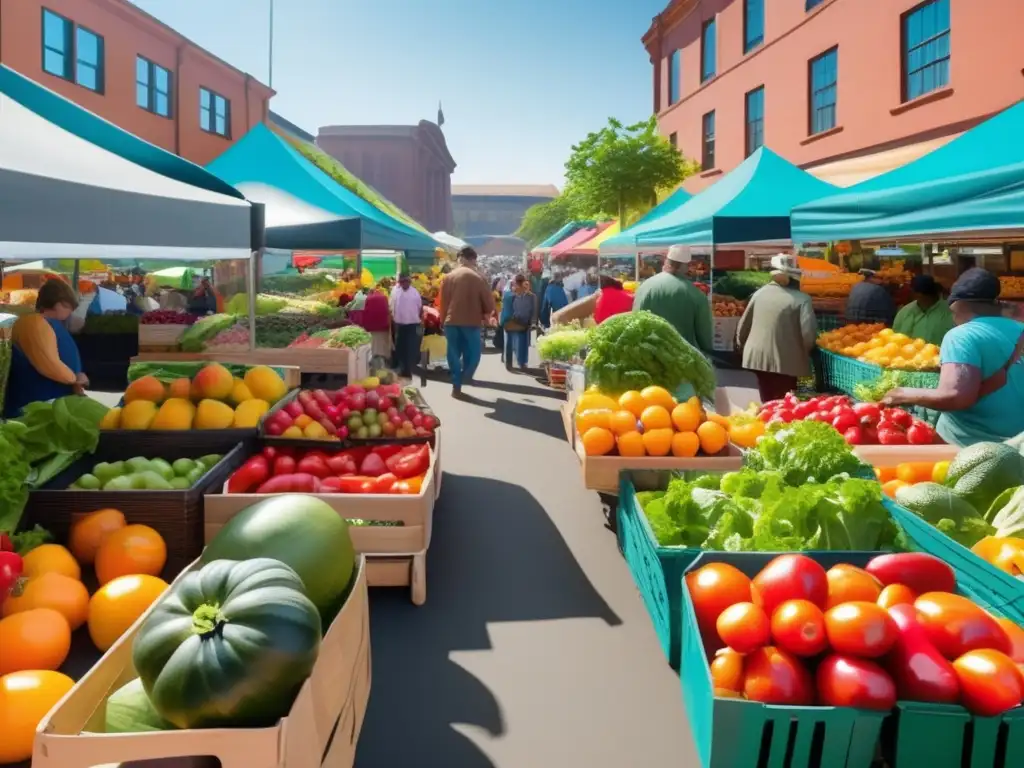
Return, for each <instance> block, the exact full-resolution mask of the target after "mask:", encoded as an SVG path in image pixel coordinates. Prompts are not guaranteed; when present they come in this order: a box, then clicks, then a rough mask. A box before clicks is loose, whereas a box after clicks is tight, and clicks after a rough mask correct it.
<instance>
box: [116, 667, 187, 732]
mask: <svg viewBox="0 0 1024 768" xmlns="http://www.w3.org/2000/svg"><path fill="white" fill-rule="evenodd" d="M104 723H105V728H104V731H105V732H106V733H146V732H148V731H173V730H174V726H173V725H171V724H170V723H169V722H167V721H166V720H164V719H163V718H162V717H160V715H159V713H157V711H156V710H155V709H153V702H151V701H150V700H149V697H148V696H147V695H146V691H145V689H144V688H143V687H142V681H141V680H139V678H137V677H136V678H135V679H134V680H130V681H129V682H127V683H125V684H124V685H122V686H121V687H120V688H118V689H117V690H116V691H114V692H113V693H112V694H110V698H108V699H107V704H106V717H105V719H104Z"/></svg>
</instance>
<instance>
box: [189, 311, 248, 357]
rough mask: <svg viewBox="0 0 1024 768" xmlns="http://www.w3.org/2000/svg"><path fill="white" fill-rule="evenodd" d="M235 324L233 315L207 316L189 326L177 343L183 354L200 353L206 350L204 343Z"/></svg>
mask: <svg viewBox="0 0 1024 768" xmlns="http://www.w3.org/2000/svg"><path fill="white" fill-rule="evenodd" d="M235 322H236V317H235V315H224V314H221V315H207V316H206V317H203V318H200V319H199V320H197V321H196V322H195V323H193V324H192V325H191V326H189V328H188V329H187V330H186V331H185V332H184V333H183V334H182V335H181V338H180V339H179V340H178V343H179V344H180V345H181V349H182V351H183V352H202V351H203V350H204V349H206V342H208V341H209V340H210V339H212V338H213V337H214V336H216V335H217V334H218V333H220V332H221V331H226V330H227V329H228V328H230V327H231V326H233V325H234V324H235Z"/></svg>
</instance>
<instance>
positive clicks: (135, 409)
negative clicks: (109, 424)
mask: <svg viewBox="0 0 1024 768" xmlns="http://www.w3.org/2000/svg"><path fill="white" fill-rule="evenodd" d="M155 418H156V403H154V402H151V401H150V400H134V401H133V402H130V403H128V404H127V405H125V407H124V408H122V409H121V429H149V425H150V424H152V423H153V420H154V419H155Z"/></svg>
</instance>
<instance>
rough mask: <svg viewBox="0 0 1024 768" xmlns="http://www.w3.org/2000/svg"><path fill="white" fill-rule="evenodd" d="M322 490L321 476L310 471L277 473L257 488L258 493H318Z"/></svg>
mask: <svg viewBox="0 0 1024 768" xmlns="http://www.w3.org/2000/svg"><path fill="white" fill-rule="evenodd" d="M319 490H320V478H318V477H315V476H314V475H311V474H309V473H308V472H295V473H293V474H290V475H277V476H275V477H272V478H270V479H269V480H267V482H265V483H263V485H261V486H260V487H259V488H257V489H256V493H316V492H317V491H319Z"/></svg>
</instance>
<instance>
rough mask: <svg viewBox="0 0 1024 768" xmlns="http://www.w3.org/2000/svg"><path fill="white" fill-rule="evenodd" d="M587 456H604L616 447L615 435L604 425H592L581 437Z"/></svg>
mask: <svg viewBox="0 0 1024 768" xmlns="http://www.w3.org/2000/svg"><path fill="white" fill-rule="evenodd" d="M580 439H581V440H582V441H583V452H584V453H586V454H587V456H604V455H605V454H606V453H611V450H612V448H614V447H615V435H613V434H612V432H611V430H610V429H605V428H604V427H591V428H590V429H588V430H587V431H586V432H584V433H583V436H582V437H581V438H580Z"/></svg>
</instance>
